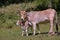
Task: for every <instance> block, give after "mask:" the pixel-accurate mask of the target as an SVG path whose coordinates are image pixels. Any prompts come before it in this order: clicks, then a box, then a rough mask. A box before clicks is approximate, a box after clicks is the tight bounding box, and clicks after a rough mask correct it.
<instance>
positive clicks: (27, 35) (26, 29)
mask: <svg viewBox="0 0 60 40" xmlns="http://www.w3.org/2000/svg"><path fill="white" fill-rule="evenodd" d="M25 31H26V36H28V28H27V27H26V30H25Z"/></svg>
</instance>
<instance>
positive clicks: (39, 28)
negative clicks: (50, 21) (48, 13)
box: [37, 24, 40, 34]
mask: <svg viewBox="0 0 60 40" xmlns="http://www.w3.org/2000/svg"><path fill="white" fill-rule="evenodd" d="M37 29H38V32H39V34H40V28H39V24H37Z"/></svg>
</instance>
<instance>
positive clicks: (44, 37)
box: [0, 23, 60, 40]
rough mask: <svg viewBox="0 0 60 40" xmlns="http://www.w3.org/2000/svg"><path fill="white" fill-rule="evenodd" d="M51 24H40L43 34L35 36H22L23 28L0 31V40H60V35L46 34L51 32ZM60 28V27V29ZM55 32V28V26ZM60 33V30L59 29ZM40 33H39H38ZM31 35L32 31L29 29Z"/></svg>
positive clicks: (17, 27)
mask: <svg viewBox="0 0 60 40" xmlns="http://www.w3.org/2000/svg"><path fill="white" fill-rule="evenodd" d="M49 26H50V25H49V23H46V24H40V31H41V33H42V34H36V35H35V36H33V35H29V36H23V37H22V36H21V31H22V30H21V28H20V27H19V26H16V27H13V28H11V29H5V28H1V29H0V40H60V35H57V34H55V35H54V36H48V34H47V33H46V32H48V31H49V28H50V27H49ZM59 28H60V27H59ZM54 31H56V30H55V26H54ZM59 31H60V29H59ZM36 32H38V31H36ZM29 33H31V30H30V29H29Z"/></svg>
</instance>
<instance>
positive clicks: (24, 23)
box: [16, 20, 28, 36]
mask: <svg viewBox="0 0 60 40" xmlns="http://www.w3.org/2000/svg"><path fill="white" fill-rule="evenodd" d="M16 25H20V26H21V29H22V36H23V35H24V33H25V34H26V36H28V32H27V29H28V21H23V20H17V22H16Z"/></svg>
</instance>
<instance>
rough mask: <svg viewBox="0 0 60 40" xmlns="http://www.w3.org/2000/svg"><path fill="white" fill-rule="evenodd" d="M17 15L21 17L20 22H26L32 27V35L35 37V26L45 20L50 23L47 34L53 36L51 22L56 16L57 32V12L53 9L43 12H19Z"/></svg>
mask: <svg viewBox="0 0 60 40" xmlns="http://www.w3.org/2000/svg"><path fill="white" fill-rule="evenodd" d="M19 15H20V16H21V19H22V20H27V21H28V22H29V23H30V24H32V25H33V35H35V31H36V24H38V23H40V22H43V21H45V20H49V21H50V30H49V34H54V31H53V21H54V17H55V15H56V30H57V32H58V26H57V12H56V11H55V10H54V9H47V10H43V11H30V12H26V11H20V13H19ZM39 33H40V30H39Z"/></svg>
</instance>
